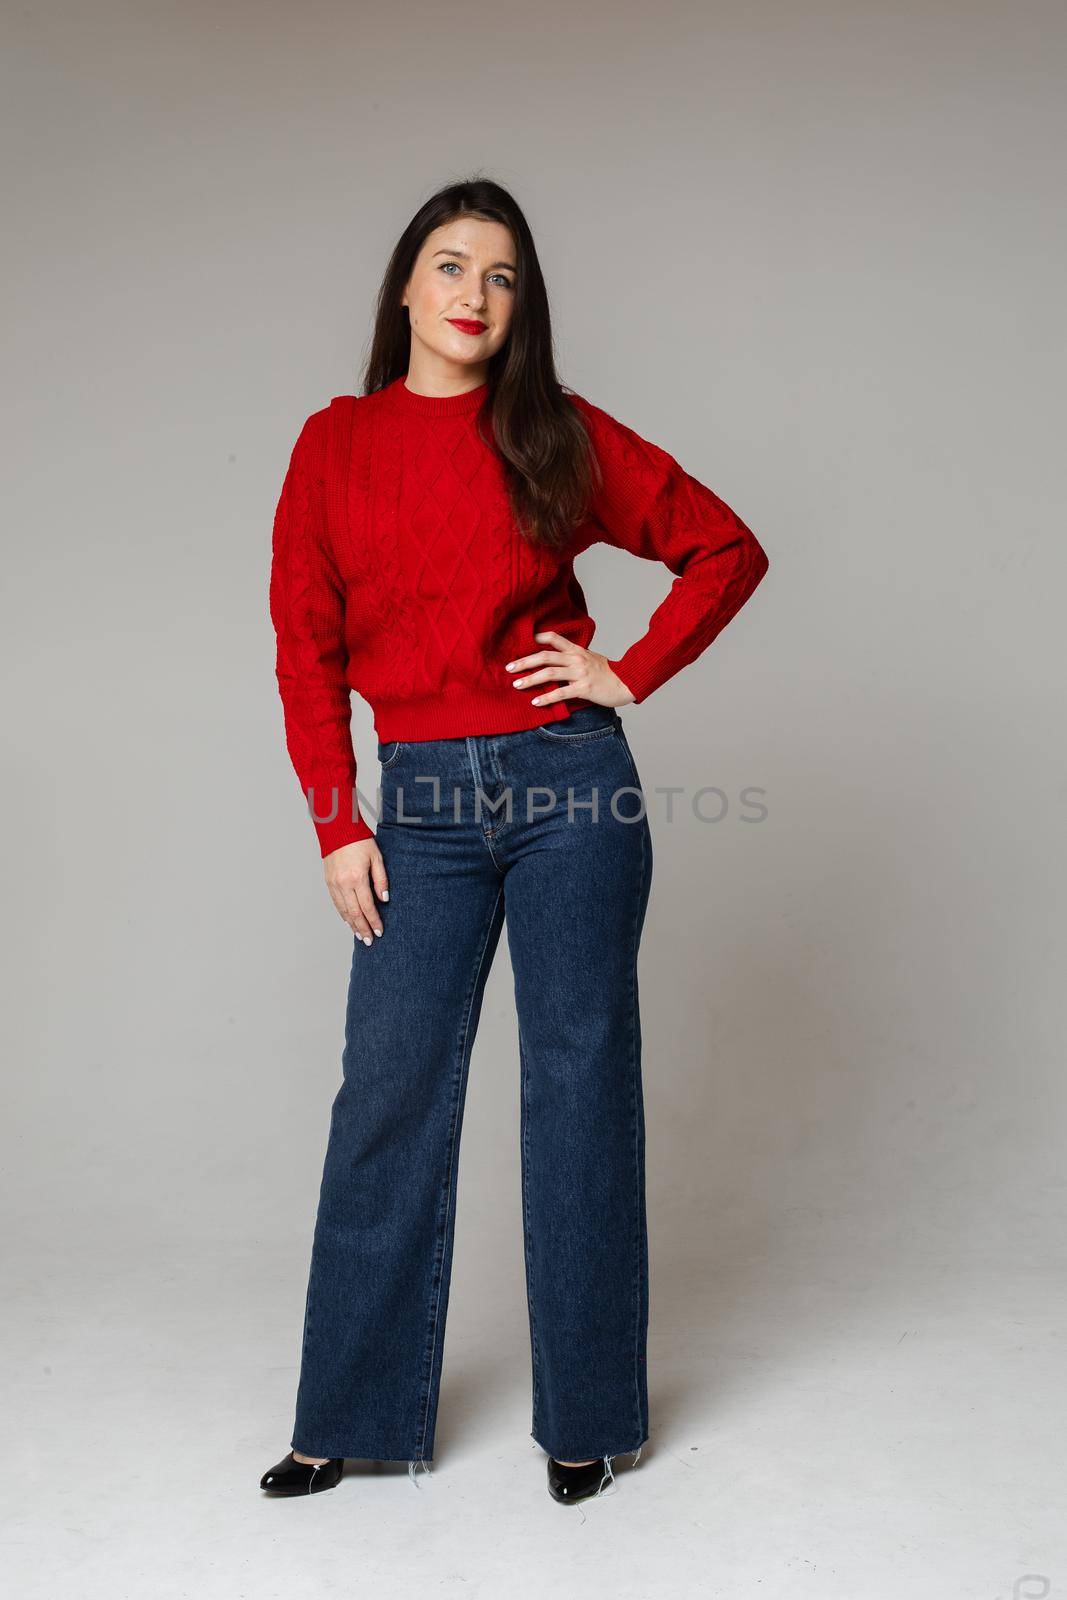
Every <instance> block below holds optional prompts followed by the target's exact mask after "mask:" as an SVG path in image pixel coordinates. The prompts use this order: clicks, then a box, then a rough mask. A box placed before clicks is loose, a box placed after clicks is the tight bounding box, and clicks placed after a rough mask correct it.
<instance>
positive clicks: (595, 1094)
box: [292, 705, 652, 1471]
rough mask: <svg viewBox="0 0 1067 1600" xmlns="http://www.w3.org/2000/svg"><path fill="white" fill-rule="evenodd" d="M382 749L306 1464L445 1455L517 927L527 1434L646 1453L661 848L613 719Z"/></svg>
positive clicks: (316, 1277)
mask: <svg viewBox="0 0 1067 1600" xmlns="http://www.w3.org/2000/svg"><path fill="white" fill-rule="evenodd" d="M378 756H379V760H380V761H381V763H382V777H381V788H380V796H381V799H380V808H379V820H378V824H377V828H376V835H375V836H376V839H377V842H378V846H379V848H380V849H381V852H382V855H383V857H384V859H385V863H386V867H387V870H388V874H389V890H390V897H389V900H388V901H387V902H384V903H380V911H381V918H382V925H383V927H384V929H385V932H384V935H383V937H382V938H380V939H379V938H375V939H374V942H373V945H371V946H366V945H364V944H363V943H362V942H361V941H360V940H359V939H354V941H353V942H354V950H353V957H352V970H351V979H350V985H349V992H348V1010H347V1017H346V1026H345V1048H344V1054H343V1057H342V1066H343V1082H342V1084H341V1087H340V1089H339V1090H338V1092H337V1095H336V1098H335V1099H334V1102H333V1110H332V1115H331V1120H330V1131H329V1141H328V1145H327V1150H326V1159H325V1165H324V1170H323V1175H322V1187H321V1191H320V1196H319V1204H318V1211H317V1215H316V1220H315V1234H314V1242H313V1248H312V1256H311V1271H310V1277H309V1282H308V1290H307V1302H306V1309H305V1316H304V1330H303V1347H302V1356H301V1369H300V1381H299V1388H298V1393H297V1401H296V1423H295V1430H294V1434H293V1439H292V1448H293V1449H295V1450H299V1451H300V1452H301V1453H302V1454H304V1455H312V1456H333V1457H340V1456H344V1457H359V1458H366V1459H369V1460H378V1461H407V1462H408V1463H409V1471H411V1470H412V1464H413V1463H415V1462H418V1461H420V1460H421V1461H422V1462H423V1463H424V1464H425V1462H426V1461H427V1460H432V1458H433V1446H434V1430H435V1426H436V1419H437V1401H438V1391H439V1386H440V1378H441V1363H442V1355H443V1346H444V1333H445V1317H446V1314H447V1309H448V1290H449V1281H450V1276H451V1267H452V1244H453V1235H454V1224H455V1213H456V1177H457V1168H458V1159H459V1144H460V1130H461V1127H462V1120H463V1106H464V1098H465V1093H466V1084H467V1069H468V1063H469V1060H470V1055H471V1050H472V1047H473V1044H474V1037H475V1031H476V1029H477V1026H478V1018H479V1012H480V1008H481V1001H482V994H483V991H484V988H485V982H486V978H487V977H488V973H489V968H490V966H491V963H492V959H493V955H494V952H495V950H496V946H497V940H498V937H499V934H500V929H501V926H502V925H503V923H504V921H505V919H506V922H507V930H508V945H509V949H510V954H511V962H512V969H513V973H514V980H515V1000H516V1008H517V1012H518V1025H519V1065H520V1070H521V1076H522V1082H521V1091H522V1092H521V1117H520V1134H521V1171H522V1216H523V1231H524V1243H525V1255H526V1289H527V1303H528V1310H529V1324H530V1349H531V1357H532V1376H533V1412H532V1420H533V1427H532V1430H531V1437H532V1438H533V1439H534V1440H535V1442H536V1443H537V1444H539V1445H540V1446H541V1448H542V1449H543V1450H545V1451H547V1452H548V1454H550V1455H553V1456H556V1457H558V1458H562V1459H563V1460H565V1461H586V1460H592V1459H595V1458H596V1457H597V1456H607V1457H611V1456H613V1455H621V1454H625V1453H629V1452H631V1451H636V1450H638V1449H639V1448H640V1446H641V1445H642V1444H643V1443H644V1441H645V1439H646V1438H647V1436H648V1390H647V1384H646V1369H645V1357H646V1335H647V1326H648V1243H647V1230H646V1220H645V1173H644V1162H645V1127H644V1105H643V1097H642V1088H641V1030H640V1018H639V1010H638V989H637V956H638V945H639V942H640V937H641V928H642V924H643V922H644V915H645V907H646V905H647V902H648V895H649V888H650V884H651V875H652V842H651V832H650V829H649V824H648V819H647V816H646V814H645V803H644V797H643V794H642V792H641V781H640V778H639V776H638V772H637V768H636V766H635V764H634V760H633V756H632V754H631V751H630V747H629V744H628V743H627V740H626V736H625V733H624V731H623V727H622V720H621V718H620V716H619V713H618V711H616V710H614V709H612V708H609V707H604V706H596V705H591V706H583V707H579V708H578V709H577V710H575V711H574V712H572V714H571V715H570V717H569V718H568V719H566V720H565V721H561V722H553V723H549V724H544V725H541V726H538V727H536V728H532V729H527V730H523V731H520V732H516V733H504V734H485V735H478V736H472V737H470V738H456V739H433V740H419V741H417V742H412V743H404V742H397V741H393V742H390V743H388V744H380V745H379V747H378ZM435 779H436V780H437V782H436V784H435V782H434V780H435ZM569 795H571V796H572V798H571V799H570V808H571V809H570V814H568V804H569ZM594 803H595V804H596V807H597V810H596V812H595V813H594V812H593V810H592V809H591V806H592V805H593V804H594Z"/></svg>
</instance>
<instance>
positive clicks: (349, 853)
mask: <svg viewBox="0 0 1067 1600" xmlns="http://www.w3.org/2000/svg"><path fill="white" fill-rule="evenodd" d="M323 865H324V867H325V871H326V887H327V889H329V891H330V898H331V900H332V901H333V903H334V905H335V906H336V907H337V910H338V912H339V914H340V916H341V919H342V921H344V922H347V923H348V926H349V927H350V928H351V929H352V932H353V933H354V934H355V936H356V938H357V939H362V940H363V943H364V944H373V942H374V941H373V939H372V937H371V933H372V931H373V932H374V933H375V934H377V935H378V936H379V938H380V937H381V935H382V932H383V929H382V919H381V914H380V913H379V911H378V905H377V901H376V900H375V898H374V897H375V895H377V896H378V899H379V900H388V898H389V879H388V876H387V875H386V871H385V861H384V859H383V857H382V852H381V850H380V849H379V848H378V842H377V840H376V839H356V840H354V841H353V843H352V844H345V845H342V846H341V848H340V850H333V851H331V853H330V854H329V855H328V856H326V857H324V861H323Z"/></svg>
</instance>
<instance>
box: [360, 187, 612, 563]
mask: <svg viewBox="0 0 1067 1600" xmlns="http://www.w3.org/2000/svg"><path fill="white" fill-rule="evenodd" d="M463 216H471V217H480V218H482V219H484V220H485V221H487V222H500V223H503V225H504V227H505V228H507V229H508V230H509V232H510V233H511V237H512V239H513V240H514V241H515V251H516V255H517V260H516V264H515V265H516V274H515V305H514V309H513V311H512V320H511V326H510V328H509V330H508V337H507V340H506V342H505V343H504V344H503V345H502V346H501V348H500V349H499V350H498V351H497V353H496V355H495V356H493V357H492V358H491V359H490V361H489V365H488V384H489V386H488V390H487V392H486V398H485V401H484V403H483V404H482V406H481V407H480V408H479V411H478V428H479V432H480V433H481V435H482V437H483V438H484V439H485V440H486V442H487V443H489V444H490V445H492V446H493V447H494V448H495V449H496V452H497V454H498V455H499V457H500V459H501V461H502V463H503V466H504V477H505V482H506V484H507V490H508V498H509V500H510V502H511V509H512V513H513V515H514V517H515V522H516V525H517V527H518V529H519V532H520V534H521V535H522V536H523V537H524V538H528V539H530V540H531V541H538V542H540V543H542V544H545V545H549V546H551V547H552V548H555V549H558V548H559V547H560V546H561V545H563V544H564V543H565V541H566V539H567V536H568V534H569V533H570V531H571V530H572V528H574V527H575V526H576V525H577V524H578V523H580V522H581V521H582V519H583V518H584V516H585V514H586V511H587V508H588V503H589V496H590V491H591V489H592V486H593V483H594V481H595V479H596V476H597V472H598V468H597V463H596V456H595V454H594V452H593V450H592V448H591V445H590V442H589V437H588V434H587V432H586V428H585V424H584V422H583V421H582V418H581V415H580V413H579V411H578V409H577V407H576V406H575V405H573V403H572V402H571V401H570V400H568V398H567V395H568V393H569V392H570V391H568V390H567V389H565V388H564V386H563V385H562V384H561V383H560V381H559V379H558V377H557V376H556V368H555V361H554V358H553V352H552V321H551V317H550V315H549V309H548V294H547V291H546V289H545V280H544V277H543V276H542V273H541V266H540V263H539V261H538V259H537V251H536V249H535V248H534V242H533V235H532V234H531V232H530V228H529V225H528V224H527V221H526V218H525V217H524V216H523V213H522V211H521V210H520V208H519V206H518V204H517V202H516V201H515V199H514V197H513V196H512V195H511V194H509V193H508V191H507V190H506V189H505V188H503V187H502V186H501V185H500V184H499V183H494V182H493V181H492V180H491V179H488V178H478V177H472V178H467V179H464V180H463V181H461V182H459V183H453V184H449V185H447V186H446V187H445V188H443V189H439V190H438V191H437V193H436V194H434V195H431V197H430V198H429V200H427V201H426V202H425V204H423V205H422V206H420V207H419V209H418V211H416V213H415V215H414V216H413V217H412V219H411V221H410V222H409V223H408V225H407V227H406V228H405V229H404V232H403V233H402V234H401V235H400V238H399V239H398V240H397V243H396V245H395V247H394V249H393V253H392V255H391V257H390V258H389V265H388V266H387V267H386V270H385V276H384V278H383V279H382V285H381V288H380V289H379V291H378V300H377V307H376V311H375V319H374V339H373V342H372V344H371V350H370V355H369V357H368V358H367V365H366V369H365V371H364V375H363V393H364V394H372V393H374V392H375V391H376V390H378V389H384V388H385V386H386V385H387V384H389V383H392V382H393V381H394V380H395V379H396V378H400V377H403V375H404V374H405V373H406V372H407V370H408V358H409V355H410V351H411V329H410V326H409V324H408V311H407V307H406V306H403V305H401V303H400V297H401V295H402V294H403V292H404V285H405V284H406V283H407V281H408V279H409V278H410V276H411V273H412V270H413V268H414V266H415V261H416V258H417V257H418V254H419V251H420V249H421V248H422V244H423V241H424V240H425V238H426V237H427V235H428V234H430V233H432V232H433V230H434V229H435V228H440V227H443V226H444V224H445V223H448V222H452V221H454V219H455V218H456V217H463ZM487 429H488V432H487V431H486V430H487Z"/></svg>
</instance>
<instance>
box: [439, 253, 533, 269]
mask: <svg viewBox="0 0 1067 1600" xmlns="http://www.w3.org/2000/svg"><path fill="white" fill-rule="evenodd" d="M434 255H435V256H462V257H463V259H464V261H469V260H470V256H469V255H468V254H467V252H466V250H435V251H434ZM430 259H431V260H432V259H433V257H432V256H431V258H430ZM497 267H504V268H505V269H506V271H508V272H515V271H516V270H517V269H516V268H515V267H513V266H512V264H511V262H510V261H494V262H493V263H492V265H491V266H489V267H487V268H486V271H487V272H495V271H496V269H497Z"/></svg>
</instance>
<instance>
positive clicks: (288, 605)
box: [270, 410, 374, 857]
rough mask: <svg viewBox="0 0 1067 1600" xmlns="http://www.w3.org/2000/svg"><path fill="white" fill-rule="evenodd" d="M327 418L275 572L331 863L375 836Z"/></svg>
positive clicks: (296, 454)
mask: <svg viewBox="0 0 1067 1600" xmlns="http://www.w3.org/2000/svg"><path fill="white" fill-rule="evenodd" d="M327 419H328V411H325V410H324V411H317V412H315V413H314V414H313V415H312V416H310V417H308V419H307V421H306V422H305V423H304V426H303V428H302V429H301V431H300V436H299V438H298V439H297V441H296V444H295V445H294V446H293V452H292V456H291V458H290V461H289V468H288V471H287V472H286V475H285V481H284V483H283V484H282V491H281V496H280V498H279V500H278V506H277V510H276V512H275V516H274V534H273V549H272V558H271V570H270V616H271V621H272V623H273V624H274V630H275V633H276V635H277V667H276V671H277V678H278V689H279V693H280V694H281V699H282V707H283V712H284V719H285V737H286V744H287V746H288V750H289V756H290V759H291V761H292V764H293V768H294V770H295V772H296V774H297V777H298V778H299V779H300V786H301V788H302V789H303V791H304V794H305V796H306V797H307V800H308V810H309V814H310V816H311V819H312V823H313V826H314V828H315V832H316V835H317V837H318V841H319V849H320V853H321V854H322V856H324V857H325V856H328V855H329V854H330V853H331V852H332V851H334V850H338V849H340V848H341V846H342V845H346V844H350V843H351V842H352V841H353V840H356V839H368V838H373V837H374V832H373V829H372V828H370V827H369V826H368V825H367V823H366V821H365V820H364V818H363V817H362V815H361V813H360V810H359V801H358V797H357V794H356V759H355V753H354V751H353V748H352V733H351V722H352V697H351V690H350V688H349V684H348V681H347V675H346V667H347V659H348V658H347V649H346V645H345V634H344V619H345V589H344V582H343V580H342V577H341V573H340V572H339V570H338V567H337V563H336V560H335V557H334V554H333V551H332V548H331V546H330V540H329V535H328V532H327V528H326V518H325V481H324V475H325V460H326V457H325V442H326V424H327ZM320 818H321V819H323V820H321V821H320V820H318V819H320Z"/></svg>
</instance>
